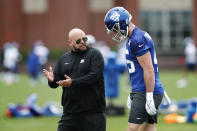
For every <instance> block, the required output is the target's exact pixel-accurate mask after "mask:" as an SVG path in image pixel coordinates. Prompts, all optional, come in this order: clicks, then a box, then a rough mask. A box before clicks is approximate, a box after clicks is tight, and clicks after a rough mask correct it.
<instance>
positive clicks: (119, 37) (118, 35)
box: [107, 23, 128, 42]
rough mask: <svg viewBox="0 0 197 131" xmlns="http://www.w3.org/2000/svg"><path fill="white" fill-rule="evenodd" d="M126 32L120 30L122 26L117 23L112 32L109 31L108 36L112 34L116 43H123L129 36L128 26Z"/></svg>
mask: <svg viewBox="0 0 197 131" xmlns="http://www.w3.org/2000/svg"><path fill="white" fill-rule="evenodd" d="M126 28H127V29H126V30H120V24H119V23H115V24H114V26H113V27H112V29H111V30H109V29H107V34H112V39H113V40H114V41H116V42H121V41H123V40H124V39H125V38H126V37H127V35H128V26H127V27H126Z"/></svg>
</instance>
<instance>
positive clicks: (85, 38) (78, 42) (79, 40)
mask: <svg viewBox="0 0 197 131" xmlns="http://www.w3.org/2000/svg"><path fill="white" fill-rule="evenodd" d="M81 40H83V42H86V41H88V38H87V37H82V38H80V39H78V40H76V41H75V42H76V44H80V43H81Z"/></svg>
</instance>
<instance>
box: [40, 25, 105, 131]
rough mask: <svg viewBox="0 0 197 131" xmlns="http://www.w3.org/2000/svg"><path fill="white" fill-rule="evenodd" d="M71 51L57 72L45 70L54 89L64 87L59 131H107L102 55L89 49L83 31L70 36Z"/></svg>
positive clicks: (59, 62) (57, 66)
mask: <svg viewBox="0 0 197 131" xmlns="http://www.w3.org/2000/svg"><path fill="white" fill-rule="evenodd" d="M68 38H69V40H68V44H69V45H70V46H71V47H72V48H71V51H69V52H67V53H65V54H63V55H62V56H61V57H60V58H59V60H58V62H57V64H56V66H55V68H54V71H53V69H52V67H49V71H47V70H46V69H43V73H44V75H45V76H46V78H47V79H48V84H49V86H50V87H51V88H57V87H58V86H62V89H63V93H62V101H61V103H62V106H63V114H62V117H61V120H60V121H59V125H58V131H105V130H106V118H105V108H106V103H105V89H104V78H103V68H104V60H103V57H102V55H101V53H100V52H99V51H98V50H96V49H94V48H91V47H88V43H87V37H86V35H85V33H84V31H82V30H81V29H78V28H74V29H72V30H71V31H70V32H69V34H68Z"/></svg>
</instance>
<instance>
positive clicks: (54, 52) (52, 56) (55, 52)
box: [50, 48, 65, 60]
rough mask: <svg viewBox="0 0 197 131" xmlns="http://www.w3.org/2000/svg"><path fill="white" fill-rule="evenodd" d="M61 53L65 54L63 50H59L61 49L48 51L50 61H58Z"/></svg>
mask: <svg viewBox="0 0 197 131" xmlns="http://www.w3.org/2000/svg"><path fill="white" fill-rule="evenodd" d="M63 52H65V49H61V48H53V49H50V59H52V60H56V59H58V58H59V57H60V56H61V55H62V54H63Z"/></svg>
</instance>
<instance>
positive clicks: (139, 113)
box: [128, 92, 163, 124]
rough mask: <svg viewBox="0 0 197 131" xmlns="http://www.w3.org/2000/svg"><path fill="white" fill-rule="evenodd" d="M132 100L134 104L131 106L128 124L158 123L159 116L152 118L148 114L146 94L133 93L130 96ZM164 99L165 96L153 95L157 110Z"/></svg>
mask: <svg viewBox="0 0 197 131" xmlns="http://www.w3.org/2000/svg"><path fill="white" fill-rule="evenodd" d="M130 98H131V100H132V104H131V109H130V113H129V120H128V122H130V123H135V124H143V123H145V122H146V123H150V124H153V123H157V114H156V115H154V116H151V115H149V114H148V113H147V112H146V108H145V104H146V93H142V92H132V93H131V94H130ZM162 98H163V94H154V95H153V99H154V102H155V107H156V109H158V107H159V105H160V103H161V101H162Z"/></svg>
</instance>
